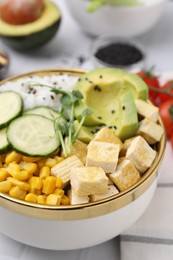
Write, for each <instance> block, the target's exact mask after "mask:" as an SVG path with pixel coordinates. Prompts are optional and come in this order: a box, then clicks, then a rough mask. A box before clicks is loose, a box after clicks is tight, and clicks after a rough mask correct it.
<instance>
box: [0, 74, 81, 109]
mask: <svg viewBox="0 0 173 260" xmlns="http://www.w3.org/2000/svg"><path fill="white" fill-rule="evenodd" d="M78 78H79V77H77V76H71V75H65V74H63V75H51V76H43V77H41V76H32V77H25V78H22V79H18V80H16V81H8V82H6V83H4V84H3V85H1V86H0V92H2V91H8V90H12V91H16V92H18V93H20V95H21V96H22V98H23V101H24V109H25V110H26V109H29V108H32V107H35V106H49V107H53V108H55V109H59V108H60V102H59V99H60V96H61V95H57V94H55V93H53V92H51V91H50V89H49V88H47V87H45V86H41V87H40V86H30V85H29V84H28V83H42V84H47V85H50V86H52V87H56V88H63V89H64V90H69V91H71V90H72V89H73V87H74V85H75V84H76V82H77V80H78Z"/></svg>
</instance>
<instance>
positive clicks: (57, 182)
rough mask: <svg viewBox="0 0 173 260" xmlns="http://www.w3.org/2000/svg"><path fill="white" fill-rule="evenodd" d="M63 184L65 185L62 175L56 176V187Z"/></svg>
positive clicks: (60, 186)
mask: <svg viewBox="0 0 173 260" xmlns="http://www.w3.org/2000/svg"><path fill="white" fill-rule="evenodd" d="M62 186H63V182H62V179H61V178H60V177H57V178H56V188H59V189H61V188H62Z"/></svg>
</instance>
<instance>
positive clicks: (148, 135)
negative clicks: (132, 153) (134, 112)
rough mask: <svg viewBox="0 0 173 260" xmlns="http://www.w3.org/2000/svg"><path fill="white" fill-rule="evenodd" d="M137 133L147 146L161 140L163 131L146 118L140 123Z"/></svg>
mask: <svg viewBox="0 0 173 260" xmlns="http://www.w3.org/2000/svg"><path fill="white" fill-rule="evenodd" d="M137 133H138V134H139V135H141V136H142V137H144V138H145V140H146V141H147V142H148V143H149V144H154V143H156V142H159V141H160V140H161V138H162V136H163V133H164V130H163V128H162V127H161V126H160V125H158V124H156V123H155V122H153V121H152V120H151V119H149V118H147V117H146V118H145V119H143V120H142V121H140V123H139V129H138V132H137Z"/></svg>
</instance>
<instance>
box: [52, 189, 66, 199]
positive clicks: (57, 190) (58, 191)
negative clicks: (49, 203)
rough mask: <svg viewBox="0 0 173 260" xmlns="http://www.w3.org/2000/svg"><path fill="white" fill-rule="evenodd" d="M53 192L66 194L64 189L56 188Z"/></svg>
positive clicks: (61, 194)
mask: <svg viewBox="0 0 173 260" xmlns="http://www.w3.org/2000/svg"><path fill="white" fill-rule="evenodd" d="M53 193H55V194H58V195H60V196H61V197H62V196H64V190H62V189H55V190H54V192H53Z"/></svg>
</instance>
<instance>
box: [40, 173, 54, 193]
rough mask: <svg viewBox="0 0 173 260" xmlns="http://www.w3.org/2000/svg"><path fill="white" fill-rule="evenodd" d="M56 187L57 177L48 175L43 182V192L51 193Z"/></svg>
mask: <svg viewBox="0 0 173 260" xmlns="http://www.w3.org/2000/svg"><path fill="white" fill-rule="evenodd" d="M55 187H56V177H54V176H48V177H47V178H46V179H45V180H44V182H43V189H42V192H43V193H45V194H51V193H52V192H53V191H54V189H55Z"/></svg>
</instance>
